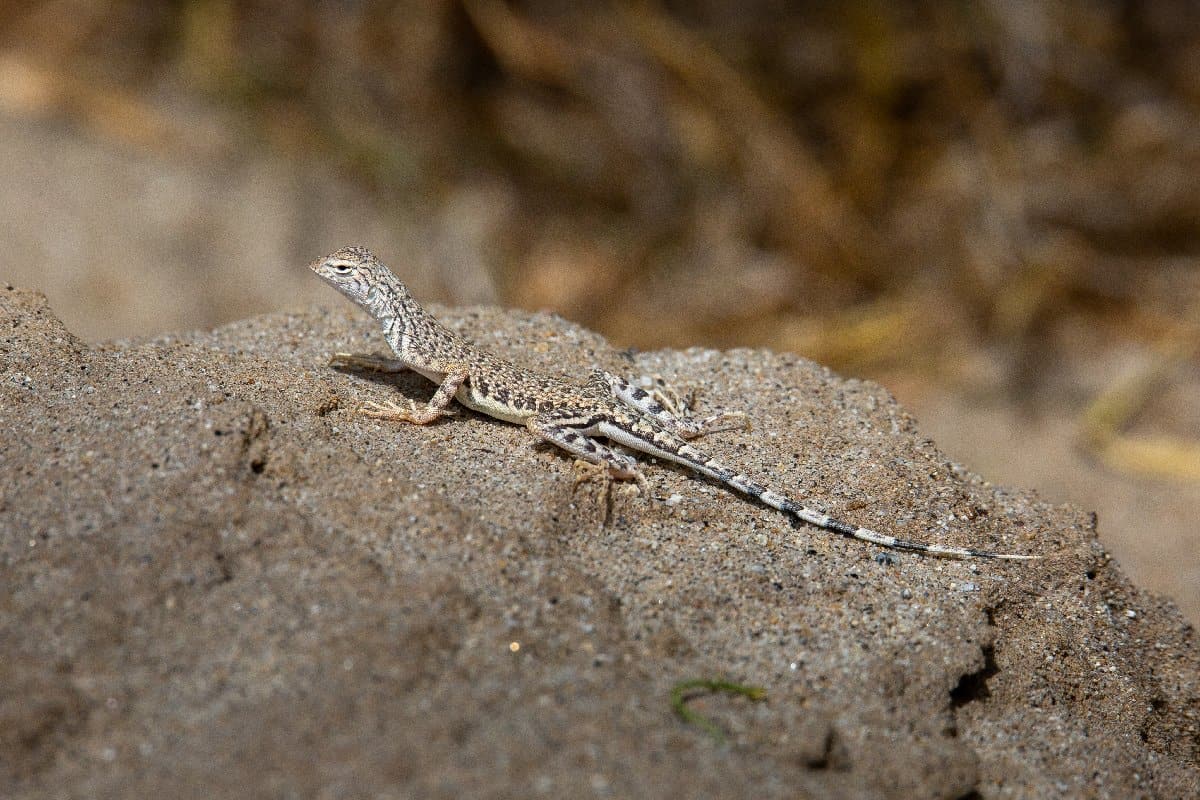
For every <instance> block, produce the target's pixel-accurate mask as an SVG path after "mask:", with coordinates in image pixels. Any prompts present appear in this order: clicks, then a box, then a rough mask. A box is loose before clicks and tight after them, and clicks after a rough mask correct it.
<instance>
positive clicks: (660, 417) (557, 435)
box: [310, 247, 1038, 559]
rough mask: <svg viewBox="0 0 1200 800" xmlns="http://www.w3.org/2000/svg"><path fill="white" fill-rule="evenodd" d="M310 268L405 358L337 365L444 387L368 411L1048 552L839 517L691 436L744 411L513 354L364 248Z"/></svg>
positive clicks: (859, 533)
mask: <svg viewBox="0 0 1200 800" xmlns="http://www.w3.org/2000/svg"><path fill="white" fill-rule="evenodd" d="M310 268H311V269H312V270H313V272H315V273H317V275H319V276H321V278H323V279H324V280H325V281H326V282H327V283H329V284H330V285H331V286H333V287H334V288H335V289H337V290H338V291H339V292H341V293H342V294H343V295H345V296H346V297H347V298H349V299H350V300H352V301H353V302H354V303H355V304H357V305H359V306H361V307H362V308H364V309H365V310H367V311H368V312H370V314H371V316H373V317H374V318H375V319H376V320H377V321H378V322H379V323H380V325H382V326H383V334H384V336H385V338H386V339H387V343H388V344H389V345H390V346H391V348H392V350H393V351H395V353H396V355H397V356H399V359H398V360H396V359H385V358H379V357H374V356H353V355H349V354H345V353H339V354H337V355H336V356H334V359H333V362H332V363H333V364H335V365H338V366H350V367H356V368H361V369H368V370H375V371H381V372H398V371H401V370H405V369H408V370H412V371H414V372H417V373H419V374H421V375H423V376H424V377H426V378H428V379H429V380H431V381H433V382H434V383H436V384H438V389H437V392H435V393H434V395H433V398H432V399H431V400H430V401H429V402H428V403H427V404H426V405H425V406H424V407H418V406H417V405H416V404H415V403H414V402H413V401H412V400H409V401H408V407H404V406H400V405H397V404H395V403H390V402H389V403H387V404H382V405H381V404H378V403H369V404H367V406H365V407H364V408H363V409H361V413H363V414H365V415H367V416H370V417H374V418H377V419H384V420H394V421H398V422H410V423H414V424H417V425H426V424H428V423H430V422H433V421H434V420H436V419H437V418H438V417H440V416H442V415H443V414H448V413H452V412H450V411H448V410H447V407H448V406H449V404H450V402H451V401H452V400H458V402H459V403H461V404H462V405H464V406H466V407H467V408H470V409H474V410H475V411H479V412H481V413H483V414H487V415H488V416H491V417H495V418H496V419H500V420H504V421H505V422H511V423H515V424H517V425H524V426H526V427H527V428H528V429H529V430H530V431H531V432H533V433H534V434H536V435H537V436H540V437H541V438H543V439H545V440H547V441H549V442H552V443H554V444H555V445H557V446H559V447H561V448H562V449H563V450H566V451H567V452H569V453H572V454H573V455H575V456H576V457H577V458H579V459H582V460H583V461H584V462H587V463H588V464H591V465H593V466H594V467H596V468H598V469H601V470H605V471H607V472H608V473H609V474H610V475H612V476H613V477H615V478H621V479H630V480H636V481H638V483H639V484H644V482H645V479H644V478H643V477H642V474H641V473H640V472H639V471H638V463H637V461H636V460H635V459H634V458H633V457H632V456H630V455H627V454H625V453H622V452H617V451H616V450H614V449H613V448H612V447H609V446H606V445H605V444H603V443H601V442H599V441H597V440H596V438H595V437H603V438H605V439H607V440H608V441H609V442H610V443H616V444H618V445H622V446H623V447H625V448H628V449H630V450H636V451H640V452H642V453H646V454H648V455H651V456H654V457H656V458H661V459H665V460H667V461H673V462H675V463H677V464H681V465H682V466H684V467H686V468H687V469H689V470H692V471H693V472H696V473H699V474H701V475H705V476H707V477H709V478H712V479H713V480H717V481H720V482H721V483H724V484H725V485H726V486H729V487H731V488H732V489H734V490H736V491H738V492H740V493H741V494H744V495H747V496H749V497H751V498H754V499H756V500H759V501H761V502H763V503H765V504H766V505H768V506H770V507H772V508H775V509H778V510H779V511H782V512H783V513H785V514H788V515H790V516H791V517H793V518H795V519H798V520H802V521H804V522H807V523H810V524H812V525H816V526H817V527H819V528H824V529H825V530H828V531H832V532H834V533H838V534H842V535H844V536H850V537H853V538H855V539H861V540H862V541H865V542H870V543H872V544H876V545H880V546H882V547H889V548H895V549H899V550H914V551H917V552H920V553H928V554H931V555H937V556H946V557H950V558H971V557H978V558H1003V559H1030V558H1037V557H1038V556H1029V555H1015V554H1006V553H993V552H989V551H986V550H975V549H970V548H959V547H947V546H944V545H938V544H924V543H921V542H914V541H909V540H906V539H898V538H896V537H895V536H888V535H886V534H882V533H876V532H875V531H871V530H867V529H866V528H861V527H858V526H857V525H851V524H848V523H845V522H842V521H840V520H836V519H833V518H831V517H830V516H829V515H828V514H823V513H821V512H820V511H815V510H813V509H811V508H808V507H807V506H805V505H804V504H802V503H799V502H797V501H795V500H792V499H791V498H789V497H786V496H784V495H782V494H780V493H778V492H775V491H772V490H770V489H768V488H766V487H764V486H762V485H760V484H759V483H756V482H755V481H753V480H751V479H750V478H748V477H746V476H745V475H742V474H740V473H738V472H736V471H735V470H733V469H730V468H729V467H727V466H725V465H724V464H722V463H721V462H720V461H718V460H717V459H715V458H713V457H712V456H710V455H708V454H707V453H704V452H702V451H701V450H699V449H698V448H696V447H693V446H692V445H691V444H689V443H688V441H687V440H689V439H694V438H696V437H698V436H701V435H704V434H706V433H712V432H714V431H718V430H728V429H730V428H733V427H744V426H745V422H746V421H745V415H743V414H739V413H736V412H725V413H720V414H715V415H713V416H711V417H708V418H706V419H702V420H696V419H693V418H692V417H691V416H690V412H689V409H688V408H687V407H686V405H685V404H683V403H681V402H679V401H678V399H677V397H675V396H674V394H673V393H672V392H670V391H668V390H666V388H665V387H664V386H660V387H658V389H657V390H656V389H652V390H651V391H646V390H645V389H643V388H641V387H639V386H635V385H633V384H630V383H628V382H627V381H625V380H624V379H622V378H620V377H618V376H616V375H613V374H611V373H608V372H605V371H603V370H595V371H594V372H593V373H592V376H591V378H590V379H589V380H588V381H587V383H584V384H574V383H569V382H567V381H564V380H560V379H558V378H553V377H551V376H549V375H543V374H541V373H538V372H535V371H533V370H531V369H526V368H524V367H519V366H517V365H516V364H513V363H511V362H509V361H505V360H504V359H502V358H499V357H497V356H495V355H492V354H491V353H489V352H487V351H486V350H483V349H481V348H479V347H477V346H475V345H474V344H472V343H470V342H468V341H467V340H466V339H464V338H462V337H461V336H459V335H458V334H456V333H454V332H453V331H451V330H450V329H448V328H446V327H445V326H443V325H442V324H441V323H439V322H438V321H437V320H436V319H434V318H433V317H432V316H431V315H430V314H429V313H428V312H427V311H425V309H424V308H422V307H421V305H420V304H419V303H417V301H416V300H414V299H413V296H412V295H411V294H410V293H409V291H408V288H407V287H406V286H405V285H404V284H403V283H401V282H400V280H399V279H398V278H396V276H395V275H393V274H392V272H391V270H389V269H388V268H387V267H386V266H384V265H383V263H382V262H380V261H379V259H377V258H376V257H375V256H374V255H373V254H372V253H371V252H370V251H369V250H367V249H366V248H364V247H343V248H342V249H341V250H338V251H337V252H335V253H332V254H331V255H329V256H326V257H325V258H322V259H319V260H317V261H315V262H313V263H312V265H311V267H310Z"/></svg>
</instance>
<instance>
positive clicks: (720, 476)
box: [600, 420, 1041, 561]
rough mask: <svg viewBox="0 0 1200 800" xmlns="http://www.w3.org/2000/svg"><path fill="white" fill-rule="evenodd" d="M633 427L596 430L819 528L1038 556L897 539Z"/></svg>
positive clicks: (945, 551)
mask: <svg viewBox="0 0 1200 800" xmlns="http://www.w3.org/2000/svg"><path fill="white" fill-rule="evenodd" d="M633 428H634V431H635V432H636V433H630V432H628V431H625V430H623V429H621V428H619V427H617V426H611V429H609V426H601V431H600V432H601V433H602V434H603V435H604V436H606V437H608V438H609V439H612V440H613V441H617V442H620V443H621V444H623V445H625V446H626V447H632V448H634V449H636V450H640V451H642V452H644V453H647V454H649V455H652V456H655V457H657V458H664V459H667V460H668V461H674V462H675V463H676V464H680V465H682V466H684V467H687V468H688V469H691V470H694V471H696V472H699V473H700V474H702V475H707V476H708V477H710V478H713V479H714V480H718V481H720V482H722V483H724V484H725V485H726V486H729V487H731V488H733V489H735V490H737V491H738V492H740V493H742V494H744V495H747V496H748V497H752V498H754V499H756V500H760V501H762V502H763V503H766V504H767V505H768V506H770V507H771V508H774V509H777V510H779V511H782V512H783V513H785V514H788V515H790V516H792V517H794V518H796V519H799V520H802V521H803V522H807V523H809V524H810V525H816V526H817V527H818V528H823V529H825V530H827V531H832V532H834V533H840V534H841V535H843V536H849V537H850V538H852V539H858V540H860V541H863V542H870V543H871V544H876V545H879V546H880V547H888V548H891V549H894V550H910V551H913V552H917V553H926V554H928V555H931V556H940V557H942V558H994V559H1002V560H1007V561H1029V560H1033V559H1037V558H1040V557H1041V556H1032V555H1017V554H1015V553H994V552H992V551H990V550H975V549H973V548H968V547H947V546H945V545H940V544H925V543H923V542H914V541H911V540H909V539H899V538H897V537H895V536H888V535H887V534H883V533H877V532H876V531H873V530H870V529H868V528H862V527H859V526H857V525H851V524H849V523H847V522H842V521H841V520H837V519H834V518H833V517H831V516H829V515H828V514H823V513H821V512H820V511H816V510H814V509H811V508H809V507H808V506H806V505H804V504H803V503H798V502H796V501H795V500H792V499H791V498H789V497H787V496H785V495H782V494H779V493H778V492H775V491H772V490H771V489H768V488H767V487H765V486H762V485H761V484H759V483H757V482H755V481H753V480H751V479H750V478H748V477H747V476H745V475H742V474H740V473H737V472H734V471H733V470H731V469H729V467H727V466H725V465H724V464H722V463H721V462H720V461H718V460H717V459H715V458H713V457H711V456H710V455H708V454H707V453H705V452H703V451H701V450H698V449H697V448H695V447H693V446H692V445H690V444H688V443H687V441H686V440H684V439H682V438H680V437H679V436H676V435H675V434H673V433H671V432H670V431H667V430H663V429H661V428H659V427H658V426H655V425H652V424H647V423H645V422H642V421H641V420H639V422H638V424H636V425H634V426H633Z"/></svg>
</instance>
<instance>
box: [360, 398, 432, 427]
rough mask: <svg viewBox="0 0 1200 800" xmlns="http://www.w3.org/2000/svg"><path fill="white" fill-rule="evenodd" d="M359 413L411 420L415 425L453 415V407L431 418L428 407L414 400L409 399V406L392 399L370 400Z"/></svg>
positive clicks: (388, 418)
mask: <svg viewBox="0 0 1200 800" xmlns="http://www.w3.org/2000/svg"><path fill="white" fill-rule="evenodd" d="M358 413H359V414H361V415H362V416H364V417H370V418H371V419H383V420H387V421H389V422H411V423H413V424H414V425H426V424H428V423H430V422H432V421H433V419H436V418H437V417H438V416H452V415H453V414H454V411H453V410H452V409H440V411H439V413H438V414H437V415H436V416H433V417H432V418H431V415H430V414H429V412H428V410H427V409H426V408H423V407H420V406H418V405H417V404H416V403H414V402H413V401H412V400H409V401H408V406H407V407H405V406H402V405H400V404H398V403H393V402H391V401H390V400H389V401H388V402H386V403H376V402H374V401H368V402H366V403H363V405H362V406H361V407H359V409H358Z"/></svg>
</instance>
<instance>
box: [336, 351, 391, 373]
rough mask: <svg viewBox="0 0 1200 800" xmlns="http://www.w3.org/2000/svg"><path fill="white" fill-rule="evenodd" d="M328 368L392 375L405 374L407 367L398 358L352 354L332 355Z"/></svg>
mask: <svg viewBox="0 0 1200 800" xmlns="http://www.w3.org/2000/svg"><path fill="white" fill-rule="evenodd" d="M329 366H331V367H335V368H336V367H341V368H343V369H346V368H349V369H358V370H362V371H363V372H383V373H387V374H392V373H396V372H405V371H407V370H408V365H407V364H405V363H404V362H403V361H401V360H400V359H398V358H387V357H386V356H376V355H365V356H364V355H356V354H354V353H334V354H333V356H332V357H331V358H330V359H329Z"/></svg>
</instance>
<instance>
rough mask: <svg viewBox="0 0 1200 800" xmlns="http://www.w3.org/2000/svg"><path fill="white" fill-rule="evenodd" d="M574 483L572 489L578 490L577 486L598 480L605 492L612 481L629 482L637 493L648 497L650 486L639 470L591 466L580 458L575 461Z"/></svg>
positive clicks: (599, 465) (603, 465) (601, 465)
mask: <svg viewBox="0 0 1200 800" xmlns="http://www.w3.org/2000/svg"><path fill="white" fill-rule="evenodd" d="M574 469H575V483H574V486H573V488H578V487H579V484H581V483H584V482H587V481H592V480H598V481H602V482H603V484H604V488H605V490H606V491H607V490H608V489H609V487H610V486H611V485H612V481H613V480H614V479H616V480H631V481H634V484H635V485H636V486H637V489H638V491H640V492H641V493H643V494H645V495H647V496H649V494H650V484H649V483H647V482H646V476H645V475H643V474H642V473H641V472H640V471H639V470H636V469H629V470H624V469H621V470H618V469H615V468H613V467H612V466H610V465H608V464H593V463H591V462H590V461H584V460H583V459H582V458H577V459H575V465H574Z"/></svg>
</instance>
